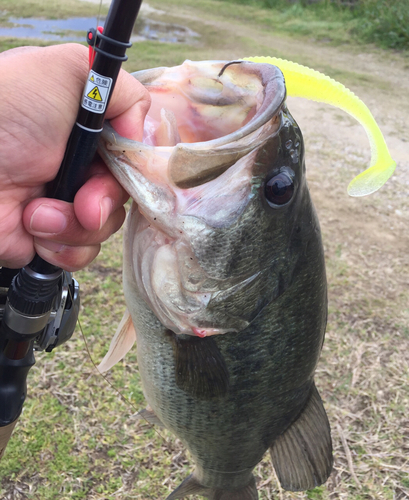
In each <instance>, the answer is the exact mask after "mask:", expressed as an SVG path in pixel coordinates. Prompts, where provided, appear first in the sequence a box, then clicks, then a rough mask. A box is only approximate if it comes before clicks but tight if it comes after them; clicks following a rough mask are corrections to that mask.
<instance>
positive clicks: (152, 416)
mask: <svg viewBox="0 0 409 500" xmlns="http://www.w3.org/2000/svg"><path fill="white" fill-rule="evenodd" d="M135 416H136V418H137V419H138V420H146V421H147V422H148V423H149V424H154V425H157V426H158V427H165V426H164V425H163V423H162V421H161V420H160V419H159V417H157V416H156V413H155V412H154V411H153V410H152V408H150V407H149V406H148V407H147V408H145V409H143V410H140V411H138V413H137V414H136V415H135Z"/></svg>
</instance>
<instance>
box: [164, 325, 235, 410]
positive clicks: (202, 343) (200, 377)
mask: <svg viewBox="0 0 409 500" xmlns="http://www.w3.org/2000/svg"><path fill="white" fill-rule="evenodd" d="M169 335H170V336H171V338H172V345H173V352H174V355H175V375H176V384H177V385H178V387H179V388H180V389H182V390H183V391H185V392H187V393H188V394H190V395H191V396H194V397H195V398H197V399H202V400H209V399H212V398H218V397H222V396H224V395H225V394H226V393H227V390H228V387H229V372H228V370H227V366H226V362H225V360H224V358H223V356H222V354H221V352H220V350H219V348H218V346H217V344H216V342H215V340H214V339H213V338H212V337H205V338H199V337H194V336H183V337H182V336H181V335H176V334H174V333H173V332H171V331H170V330H169ZM185 337H187V338H185Z"/></svg>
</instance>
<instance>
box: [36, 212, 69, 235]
mask: <svg viewBox="0 0 409 500" xmlns="http://www.w3.org/2000/svg"><path fill="white" fill-rule="evenodd" d="M66 227H67V218H66V216H65V215H64V214H63V213H62V212H60V211H59V210H57V209H56V208H54V207H52V206H51V205H40V206H39V207H38V208H37V209H36V210H35V211H34V213H33V215H32V216H31V220H30V229H31V230H32V231H36V232H38V233H54V234H55V233H61V231H64V229H65V228H66Z"/></svg>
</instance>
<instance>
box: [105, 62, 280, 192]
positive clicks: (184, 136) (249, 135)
mask: <svg viewBox="0 0 409 500" xmlns="http://www.w3.org/2000/svg"><path fill="white" fill-rule="evenodd" d="M133 75H134V76H135V78H137V79H138V80H139V81H140V82H141V83H143V84H144V85H145V86H146V88H147V89H148V91H149V93H150V95H151V99H152V104H151V108H150V110H149V113H148V115H147V117H146V120H145V128H144V137H143V144H142V143H137V142H134V141H127V140H126V139H123V138H120V137H119V136H117V135H116V134H115V133H114V132H113V131H112V129H111V130H109V129H108V132H105V134H104V136H103V137H104V138H106V139H108V140H110V142H111V144H110V145H109V146H108V147H109V149H111V150H112V151H115V150H116V151H123V150H126V151H127V153H128V155H129V154H131V156H132V158H131V160H132V161H134V162H138V158H137V157H138V156H142V157H146V156H147V155H152V153H153V151H155V153H156V156H159V157H161V158H164V157H166V158H167V159H169V163H168V168H167V169H164V168H163V164H162V162H161V161H160V160H158V158H156V162H155V161H151V162H150V163H151V165H150V167H148V168H147V169H146V170H145V172H144V174H145V175H147V177H151V179H152V180H155V179H156V180H158V179H160V177H162V180H164V181H165V182H169V181H170V182H171V183H172V184H174V185H176V186H177V187H180V188H189V187H193V186H197V185H200V184H203V183H204V182H208V181H209V180H211V179H214V178H215V177H217V176H218V175H220V174H222V173H223V172H224V171H226V170H227V169H228V168H229V167H230V166H232V165H233V164H234V163H235V162H236V161H237V160H238V159H240V158H241V157H243V156H244V155H245V154H247V153H248V152H250V151H251V150H253V149H254V147H257V146H258V145H259V144H261V143H262V142H263V141H265V140H266V139H267V138H268V137H271V136H272V135H273V134H274V133H276V132H277V131H278V129H279V127H280V114H279V112H280V109H281V107H282V105H283V103H284V100H285V96H286V90H285V83H284V77H283V75H282V73H281V71H280V70H279V69H278V68H277V67H275V66H271V65H267V64H256V63H249V62H244V61H234V62H231V63H226V62H224V61H202V62H192V61H185V62H184V63H183V64H182V65H180V66H177V67H174V68H155V69H151V70H143V71H139V72H136V73H133ZM112 136H114V140H112ZM132 152H133V154H132ZM143 160H144V158H140V161H139V163H140V164H143V163H146V162H144V161H143ZM155 163H156V164H155ZM154 164H155V165H154ZM159 164H160V166H159ZM159 168H160V169H161V170H162V171H159ZM164 170H166V174H167V175H166V178H164V177H163V176H164Z"/></svg>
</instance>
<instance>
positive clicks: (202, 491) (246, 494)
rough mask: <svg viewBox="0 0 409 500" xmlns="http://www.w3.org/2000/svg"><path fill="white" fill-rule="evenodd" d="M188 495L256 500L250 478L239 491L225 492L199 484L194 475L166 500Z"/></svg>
mask: <svg viewBox="0 0 409 500" xmlns="http://www.w3.org/2000/svg"><path fill="white" fill-rule="evenodd" d="M190 495H202V496H204V497H205V498H209V499H210V500H257V499H258V493H257V487H256V481H255V479H254V477H253V476H252V478H251V481H250V483H249V484H248V485H247V486H244V487H242V488H239V489H234V490H225V489H221V488H208V487H206V486H203V485H202V484H200V482H199V481H198V480H197V479H196V477H195V473H193V474H191V475H190V476H188V477H187V478H186V479H185V480H184V481H183V482H182V483H181V484H180V485H179V486H178V487H177V488H176V490H174V491H173V492H172V493H171V494H170V495H169V496H168V497H166V500H178V499H181V498H185V497H188V496H190Z"/></svg>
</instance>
